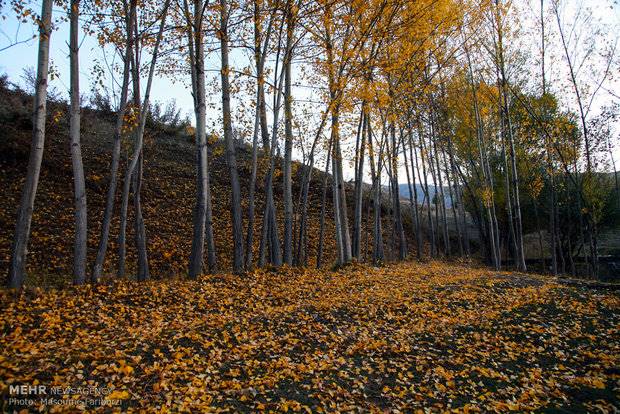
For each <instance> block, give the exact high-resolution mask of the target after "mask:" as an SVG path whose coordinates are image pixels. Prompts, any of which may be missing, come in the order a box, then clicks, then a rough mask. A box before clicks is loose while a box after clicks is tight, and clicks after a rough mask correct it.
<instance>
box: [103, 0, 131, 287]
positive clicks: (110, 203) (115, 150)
mask: <svg viewBox="0 0 620 414" xmlns="http://www.w3.org/2000/svg"><path fill="white" fill-rule="evenodd" d="M130 3H131V4H130V6H129V11H128V10H127V6H126V4H127V2H126V1H125V2H124V8H125V12H126V14H127V16H126V18H125V26H126V36H127V39H126V46H125V54H124V63H123V83H122V85H121V96H120V102H119V106H118V110H117V114H116V125H115V126H114V138H113V145H112V161H111V165H110V183H109V184H108V192H107V194H106V202H105V210H104V212H103V220H102V222H101V237H100V238H99V248H98V249H97V257H96V259H95V265H94V267H93V273H92V281H93V282H97V281H98V280H99V278H100V277H101V273H102V272H103V264H104V262H105V256H106V252H107V249H108V239H109V237H110V224H111V221H112V215H113V214H114V199H115V197H116V187H117V185H118V168H119V164H120V158H121V137H122V132H123V122H124V119H125V112H126V110H127V97H128V95H129V75H130V61H131V51H132V48H133V22H134V16H135V13H136V3H137V1H136V0H132V1H131V2H130Z"/></svg>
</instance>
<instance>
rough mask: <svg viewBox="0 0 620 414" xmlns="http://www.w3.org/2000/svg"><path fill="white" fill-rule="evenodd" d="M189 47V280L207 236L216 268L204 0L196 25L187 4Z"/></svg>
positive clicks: (199, 267)
mask: <svg viewBox="0 0 620 414" xmlns="http://www.w3.org/2000/svg"><path fill="white" fill-rule="evenodd" d="M185 5H186V15H187V20H188V22H187V23H188V44H189V51H190V65H191V73H192V90H193V98H194V115H195V118H196V132H195V134H196V135H195V142H196V190H197V191H196V206H195V208H194V216H193V237H192V250H191V254H190V259H189V277H190V278H196V277H198V276H199V275H200V274H202V272H203V257H204V245H205V236H206V242H207V266H208V269H209V271H214V270H215V268H216V258H215V242H214V240H213V225H212V223H213V217H212V215H213V213H212V210H211V188H210V187H211V186H210V182H209V181H210V180H209V152H208V147H207V129H206V109H207V108H206V90H205V68H204V36H203V26H204V19H203V7H204V3H203V1H202V0H195V1H194V15H193V22H190V21H191V18H190V14H189V6H188V5H187V1H185Z"/></svg>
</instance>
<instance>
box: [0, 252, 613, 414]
mask: <svg viewBox="0 0 620 414" xmlns="http://www.w3.org/2000/svg"><path fill="white" fill-rule="evenodd" d="M13 295H14V293H12V292H9V291H6V290H5V291H2V292H1V293H0V393H1V395H2V396H3V399H2V401H3V402H2V407H1V408H2V411H3V412H7V411H9V410H12V409H16V410H17V411H19V410H20V409H21V408H23V406H20V405H18V404H16V402H15V400H12V401H13V402H11V400H10V399H9V398H11V397H15V393H14V392H13V393H11V392H10V388H9V385H16V384H19V385H24V384H25V385H37V384H38V385H44V386H46V393H47V397H50V395H49V394H50V390H53V388H52V387H53V386H60V387H72V388H62V389H61V390H60V391H58V390H56V391H57V392H60V393H65V396H66V398H69V399H74V400H75V401H76V402H75V404H78V402H79V403H80V404H86V408H88V409H89V410H91V409H94V408H96V407H94V406H93V405H96V404H99V403H101V401H104V402H106V403H109V404H118V405H114V406H112V407H110V406H104V407H99V409H101V410H102V411H113V410H116V411H121V410H122V411H133V410H135V411H138V410H141V409H144V410H146V411H149V412H151V411H154V412H156V411H160V412H169V411H174V412H178V411H209V410H211V409H212V410H213V411H218V410H220V411H231V412H239V411H241V412H245V411H252V412H256V411H266V410H273V411H279V412H286V411H298V412H299V411H301V412H372V411H374V412H384V411H387V412H418V410H422V411H420V412H429V411H433V412H439V411H441V412H443V411H450V410H453V411H454V412H480V411H482V412H489V411H497V412H504V411H508V410H514V411H521V412H523V411H533V410H537V411H539V410H542V411H545V412H576V413H578V412H614V410H617V409H618V408H620V399H619V386H620V381H619V379H620V368H619V367H620V334H619V332H618V329H619V326H620V296H619V295H618V293H617V291H612V290H603V289H592V288H591V287H580V286H567V285H565V284H563V283H561V281H558V280H556V279H550V278H543V277H541V276H535V275H522V274H511V273H498V272H493V271H490V270H487V269H479V268H472V267H465V266H461V265H458V264H445V263H439V262H430V263H403V264H397V265H389V266H386V267H382V268H373V267H368V266H361V265H360V266H357V265H353V266H350V267H347V268H345V269H341V270H339V271H320V272H318V271H316V270H314V269H305V270H296V269H290V268H288V269H287V268H285V269H282V270H281V271H278V272H277V273H276V272H270V271H265V270H262V271H257V272H255V273H251V274H248V275H245V276H235V275H230V274H217V275H212V276H205V277H203V278H201V279H200V280H198V281H183V280H176V281H175V280H168V281H151V282H146V283H138V282H128V281H115V282H110V283H109V284H101V285H98V286H87V287H80V288H71V289H64V290H47V291H43V290H40V289H39V290H37V289H35V290H28V291H26V292H24V293H22V294H21V296H20V297H19V298H15V297H14V296H13ZM84 389H86V390H90V391H88V393H89V395H86V396H85V395H84V393H85V392H84ZM18 397H24V395H23V394H22V395H18ZM25 397H27V398H32V399H34V400H35V404H41V401H40V400H39V399H38V398H39V397H40V396H39V395H32V394H29V395H26V396H25ZM34 397H36V398H34ZM55 397H56V398H62V395H60V396H58V395H57V396H55ZM21 402H22V403H23V402H24V401H23V400H22V401H21ZM45 404H51V405H45ZM70 404H73V403H68V402H67V400H66V399H65V400H64V401H58V400H56V401H52V402H51V403H50V401H43V406H41V408H42V409H45V410H50V411H53V410H59V411H62V410H65V411H75V407H74V406H72V405H70Z"/></svg>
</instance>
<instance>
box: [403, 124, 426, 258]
mask: <svg viewBox="0 0 620 414" xmlns="http://www.w3.org/2000/svg"><path fill="white" fill-rule="evenodd" d="M412 135H413V133H412V131H411V127H410V126H408V127H407V136H408V141H409V156H410V158H411V184H410V185H409V199H410V202H411V209H412V213H413V214H412V215H413V219H414V224H415V238H416V248H417V249H416V250H417V251H416V255H417V258H418V260H421V259H422V248H423V246H422V229H421V228H420V213H419V210H418V187H417V183H416V179H415V170H416V166H417V163H418V160H417V158H418V156H417V151H416V149H415V147H414V145H413V137H412ZM403 154H405V169H406V171H407V183H409V168H408V167H407V165H406V164H407V150H406V148H405V141H404V140H403ZM412 189H413V191H412Z"/></svg>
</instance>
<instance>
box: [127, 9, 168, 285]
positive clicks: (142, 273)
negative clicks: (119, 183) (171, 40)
mask: <svg viewBox="0 0 620 414" xmlns="http://www.w3.org/2000/svg"><path fill="white" fill-rule="evenodd" d="M169 5H170V0H166V2H165V3H164V6H163V10H162V15H161V22H160V25H159V30H158V33H157V40H156V41H155V46H154V48H153V56H152V58H151V65H150V68H149V74H148V80H147V86H146V92H145V95H144V101H143V103H142V105H141V108H140V119H139V125H138V127H137V130H136V133H135V136H136V143H135V148H134V151H133V154H132V156H131V158H130V159H129V163H128V166H127V172H126V173H125V181H124V182H123V196H122V200H121V228H120V232H119V242H118V245H119V265H118V276H119V277H124V276H125V255H126V246H125V236H126V228H127V206H128V204H129V188H130V185H131V182H132V177H133V175H134V173H135V172H136V169H137V167H138V164H139V162H140V157H141V155H142V148H143V144H144V128H145V125H146V113H147V111H148V106H149V101H150V95H151V86H152V84H153V77H154V75H155V64H156V62H157V55H158V52H159V45H160V43H161V39H162V37H163V33H164V27H165V23H166V16H167V14H168V6H169ZM134 29H136V25H135V22H134ZM137 43H138V42H137V38H136V46H137ZM135 58H137V56H135V57H134V62H136V61H135ZM137 72H138V70H137V63H134V82H139V78H138V76H139V74H138V73H137ZM137 98H138V99H139V97H137ZM136 190H139V187H138V188H134V192H135V191H136ZM137 225H142V226H143V223H140V222H138V223H137ZM137 247H138V248H140V247H141V246H137ZM139 255H140V253H139ZM138 264H139V265H140V262H139V263H138ZM142 264H143V265H145V264H146V265H147V266H148V262H147V263H144V262H143V263H142ZM138 276H139V277H141V278H144V277H148V268H146V269H142V270H139V271H138Z"/></svg>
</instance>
